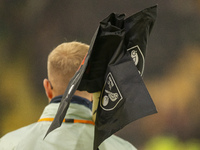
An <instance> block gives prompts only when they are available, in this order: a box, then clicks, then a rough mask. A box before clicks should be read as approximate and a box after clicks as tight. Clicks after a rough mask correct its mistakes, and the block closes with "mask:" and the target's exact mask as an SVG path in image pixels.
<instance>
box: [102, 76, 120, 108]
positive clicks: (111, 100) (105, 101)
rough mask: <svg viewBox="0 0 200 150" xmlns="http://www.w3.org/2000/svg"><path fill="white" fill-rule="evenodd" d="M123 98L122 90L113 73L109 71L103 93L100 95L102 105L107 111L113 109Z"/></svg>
mask: <svg viewBox="0 0 200 150" xmlns="http://www.w3.org/2000/svg"><path fill="white" fill-rule="evenodd" d="M122 99H123V97H122V94H121V92H120V91H119V88H118V86H117V84H116V82H115V80H114V78H113V76H112V74H111V72H110V73H108V75H107V77H106V80H105V83H104V88H103V92H102V95H101V97H100V100H101V102H100V106H101V107H102V109H104V110H106V111H110V110H113V109H114V108H115V107H116V106H117V105H118V104H119V103H120V101H121V100H122Z"/></svg>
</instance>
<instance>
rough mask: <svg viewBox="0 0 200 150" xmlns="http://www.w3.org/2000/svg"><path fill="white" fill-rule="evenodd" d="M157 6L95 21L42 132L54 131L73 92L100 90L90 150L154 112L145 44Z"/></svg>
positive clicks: (65, 110) (64, 112)
mask: <svg viewBox="0 0 200 150" xmlns="http://www.w3.org/2000/svg"><path fill="white" fill-rule="evenodd" d="M156 15H157V6H153V7H149V8H146V9H144V10H142V11H140V12H138V13H136V14H134V15H132V16H130V17H128V18H127V19H125V15H124V14H115V13H111V14H110V15H109V16H108V17H107V18H105V19H104V20H103V21H101V22H100V25H99V27H98V29H97V31H96V33H95V34H94V36H93V38H92V40H91V43H90V48H89V51H88V54H87V55H86V57H85V59H84V63H82V64H83V65H82V66H81V67H80V68H79V70H78V71H77V72H76V74H75V75H74V77H73V78H72V79H71V80H70V83H69V85H68V87H67V89H66V91H65V94H64V95H63V98H62V100H61V103H60V106H59V108H58V112H57V114H56V117H55V119H54V121H53V122H52V124H51V126H50V128H49V130H48V132H47V134H48V133H49V132H51V131H52V130H54V129H55V128H57V127H59V126H60V125H61V123H62V120H63V118H64V116H65V114H66V112H67V109H68V107H69V104H70V101H71V98H72V96H73V94H74V92H75V91H76V90H77V89H78V90H81V91H82V90H84V91H88V92H90V93H94V92H98V91H101V94H100V98H99V104H98V108H97V114H96V115H97V116H96V121H95V138H94V150H96V149H97V148H98V146H99V145H100V144H101V143H102V142H103V141H104V140H105V139H106V138H108V137H109V136H111V135H112V134H113V133H115V132H117V131H118V130H120V129H122V128H123V127H124V126H126V125H127V124H129V123H131V122H132V121H135V120H137V119H139V118H142V117H145V116H147V115H151V114H153V113H156V112H157V111H156V107H155V105H154V103H153V101H152V99H151V96H150V94H149V92H148V90H147V88H146V86H145V84H144V82H143V79H142V75H143V73H144V67H145V55H146V46H147V42H148V38H149V35H150V32H151V30H152V28H153V25H154V22H155V20H156Z"/></svg>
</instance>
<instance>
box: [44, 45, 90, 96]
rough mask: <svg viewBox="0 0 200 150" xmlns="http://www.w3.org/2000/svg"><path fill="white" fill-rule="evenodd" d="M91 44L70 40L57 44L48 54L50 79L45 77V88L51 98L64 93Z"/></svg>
mask: <svg viewBox="0 0 200 150" xmlns="http://www.w3.org/2000/svg"><path fill="white" fill-rule="evenodd" d="M88 49H89V46H88V45H86V44H84V43H80V42H68V43H63V44H60V45H59V46H57V47H56V48H55V49H54V50H53V51H52V52H51V53H50V54H49V56H48V61H47V72H48V79H44V82H43V84H44V88H45V91H46V94H47V97H48V98H49V100H51V99H52V98H53V97H55V96H58V95H62V94H64V92H65V89H66V87H67V85H68V83H69V81H70V79H71V78H72V77H73V75H74V74H75V72H76V71H77V69H78V67H79V66H80V64H81V62H82V60H83V58H84V56H85V55H86V53H87V52H88Z"/></svg>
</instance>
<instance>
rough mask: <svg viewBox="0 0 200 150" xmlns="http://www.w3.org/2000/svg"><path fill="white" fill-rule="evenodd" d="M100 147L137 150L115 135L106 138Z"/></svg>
mask: <svg viewBox="0 0 200 150" xmlns="http://www.w3.org/2000/svg"><path fill="white" fill-rule="evenodd" d="M100 146H101V147H104V148H105V149H115V150H118V149H119V150H137V149H136V148H135V147H134V146H133V145H132V144H131V143H129V142H128V141H126V140H124V139H122V138H120V137H118V136H116V135H112V136H110V137H109V138H107V139H106V140H105V141H104V142H103V143H102V144H101V145H100Z"/></svg>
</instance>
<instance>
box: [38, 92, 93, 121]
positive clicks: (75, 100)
mask: <svg viewBox="0 0 200 150" xmlns="http://www.w3.org/2000/svg"><path fill="white" fill-rule="evenodd" d="M61 98H62V95H61V96H57V97H55V98H53V99H52V100H51V102H50V103H49V104H48V105H47V106H46V107H45V109H44V111H43V113H42V115H41V117H40V119H42V118H54V117H55V115H56V113H57V110H58V107H59V105H60V101H61ZM91 107H92V103H91V102H90V101H89V100H87V99H85V98H82V97H79V96H73V97H72V100H71V103H70V105H69V109H68V111H67V114H66V116H65V118H67V119H86V120H92V111H91V109H90V108H91Z"/></svg>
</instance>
